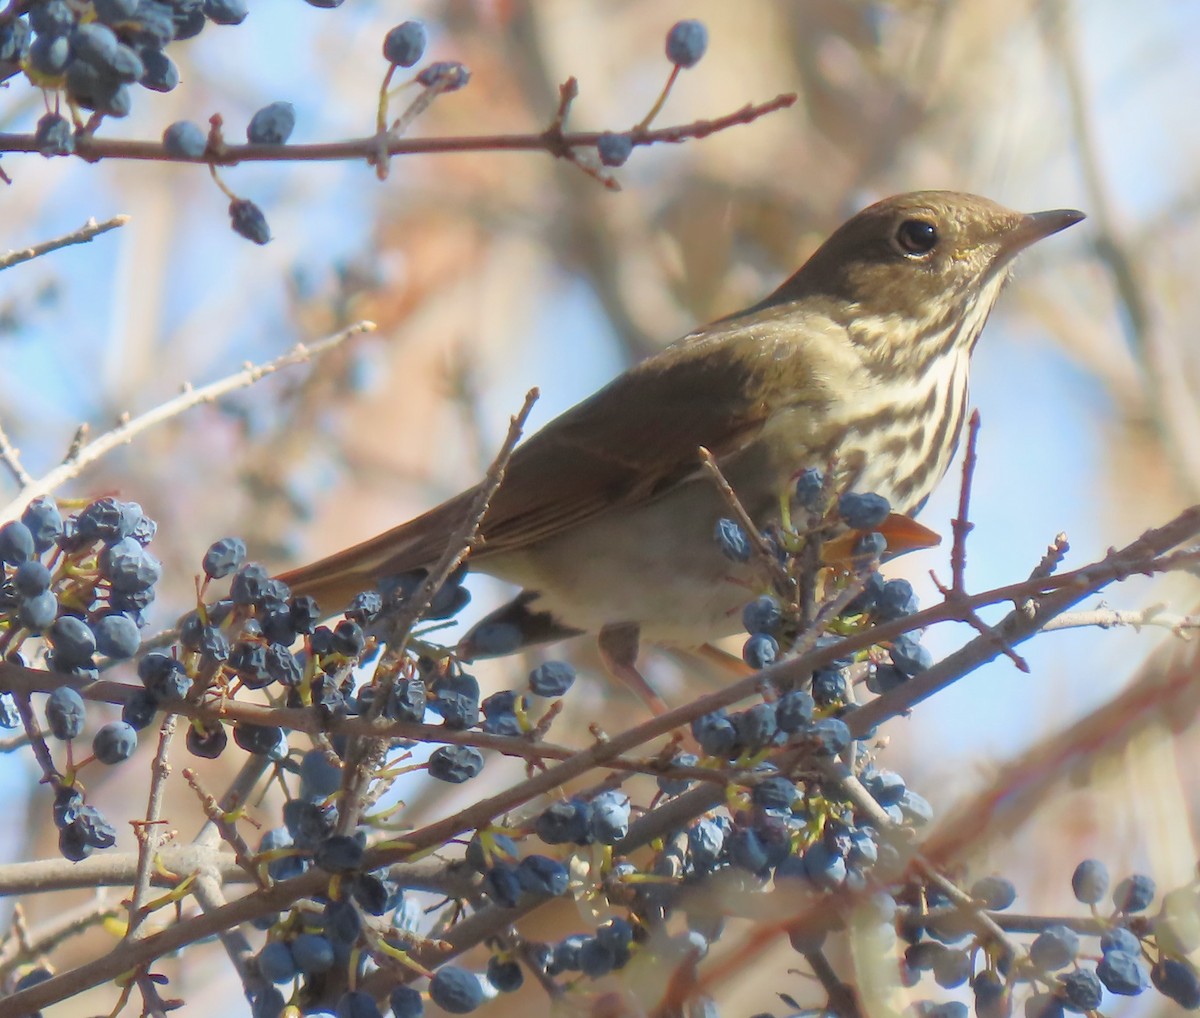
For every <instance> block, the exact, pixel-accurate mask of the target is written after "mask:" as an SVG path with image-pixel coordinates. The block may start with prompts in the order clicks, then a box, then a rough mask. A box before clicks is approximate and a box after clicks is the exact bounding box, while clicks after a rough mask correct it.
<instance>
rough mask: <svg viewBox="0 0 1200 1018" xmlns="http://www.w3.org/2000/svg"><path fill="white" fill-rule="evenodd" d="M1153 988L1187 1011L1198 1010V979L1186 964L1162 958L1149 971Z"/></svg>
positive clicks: (1199, 999) (1199, 1002)
mask: <svg viewBox="0 0 1200 1018" xmlns="http://www.w3.org/2000/svg"><path fill="white" fill-rule="evenodd" d="M1150 980H1151V981H1152V982H1153V983H1154V988H1155V989H1156V990H1158V992H1159V993H1161V994H1162V995H1163V996H1164V997H1170V998H1171V1000H1173V1001H1175V1003H1176V1004H1178V1005H1179V1006H1180V1007H1182V1008H1185V1009H1186V1010H1188V1011H1195V1010H1196V1009H1197V1008H1200V978H1197V976H1196V970H1195V969H1193V968H1192V966H1191V965H1189V964H1188V963H1187V962H1183V961H1177V960H1176V959H1174V958H1163V959H1161V960H1160V961H1159V963H1158V964H1157V965H1155V966H1154V968H1152V969H1151V970H1150Z"/></svg>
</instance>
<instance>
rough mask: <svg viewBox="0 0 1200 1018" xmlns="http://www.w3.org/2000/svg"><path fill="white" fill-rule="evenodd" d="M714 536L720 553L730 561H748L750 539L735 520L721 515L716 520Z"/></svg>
mask: <svg viewBox="0 0 1200 1018" xmlns="http://www.w3.org/2000/svg"><path fill="white" fill-rule="evenodd" d="M714 537H715V539H716V542H717V547H718V548H720V549H721V554H722V555H724V556H725V557H726V558H727V559H729V560H730V561H731V562H749V561H750V540H749V538H747V537H746V532H745V531H744V530H743V529H742V527H741V525H740V524H739V523H738V522H737V521H736V520H731V519H728V518H726V517H724V516H722V517H721V518H720V519H719V520H717V525H716V529H715V531H714Z"/></svg>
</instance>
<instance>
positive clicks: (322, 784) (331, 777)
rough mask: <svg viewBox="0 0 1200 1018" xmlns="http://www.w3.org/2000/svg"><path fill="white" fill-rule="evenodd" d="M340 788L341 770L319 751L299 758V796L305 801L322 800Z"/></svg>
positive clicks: (315, 750)
mask: <svg viewBox="0 0 1200 1018" xmlns="http://www.w3.org/2000/svg"><path fill="white" fill-rule="evenodd" d="M341 787H342V769H341V768H340V767H339V766H337V764H334V763H332V762H331V761H330V759H329V757H327V756H326V755H325V753H324V752H322V751H321V750H319V749H310V750H309V751H308V752H307V753H305V754H304V756H302V757H301V758H300V794H301V795H302V796H303V797H304V798H306V799H324V798H326V797H328V796H330V795H333V793H334V792H336V791H337V790H338V789H339V788H341Z"/></svg>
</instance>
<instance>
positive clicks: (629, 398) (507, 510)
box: [280, 314, 774, 609]
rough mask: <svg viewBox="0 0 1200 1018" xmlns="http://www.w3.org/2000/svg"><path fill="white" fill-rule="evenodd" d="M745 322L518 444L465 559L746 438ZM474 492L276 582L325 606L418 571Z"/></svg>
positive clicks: (642, 367) (549, 530) (707, 333)
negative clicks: (472, 549) (388, 578)
mask: <svg viewBox="0 0 1200 1018" xmlns="http://www.w3.org/2000/svg"><path fill="white" fill-rule="evenodd" d="M762 317H763V318H767V317H774V315H773V314H772V315H763V316H762ZM746 324H747V323H746V320H745V319H738V320H732V321H727V322H723V323H718V324H716V325H714V326H710V327H709V328H708V329H706V330H703V331H701V332H697V333H693V334H692V335H691V336H688V337H686V338H685V339H683V340H680V341H679V342H678V343H676V344H674V345H673V346H671V347H668V348H667V349H666V350H664V351H663V352H662V353H659V354H656V355H655V356H653V357H651V358H649V359H647V360H645V361H643V362H642V363H641V364H638V365H636V366H635V367H633V368H632V369H630V370H629V371H627V372H626V373H625V374H623V375H621V376H620V377H618V378H617V379H615V380H614V381H613V382H611V383H610V384H609V385H607V386H605V387H604V388H603V389H601V390H600V391H598V392H597V393H595V394H594V395H593V396H591V397H589V398H588V399H586V400H584V401H583V402H582V403H579V404H577V405H576V406H574V407H573V408H572V409H570V410H568V411H566V412H565V413H564V414H562V415H561V416H559V417H557V418H555V419H554V420H553V421H551V422H550V423H549V424H547V425H546V426H545V427H544V428H543V429H542V430H541V431H539V432H538V433H537V434H535V435H533V436H532V437H531V438H530V439H529V440H528V441H526V442H525V443H523V444H522V445H520V446H519V447H518V448H517V451H516V453H515V454H514V455H513V458H512V461H511V463H510V464H509V469H508V473H507V476H506V477H505V480H504V483H503V484H502V485H501V486H500V488H499V490H498V492H497V493H496V495H495V497H494V498H493V500H492V503H491V505H490V507H489V509H488V512H487V514H486V516H485V517H484V520H483V526H482V527H481V537H482V541H481V543H480V545H479V546H478V548H477V549H476V550H475V552H474V553H473V556H472V557H473V558H475V559H485V558H486V557H487V556H489V555H495V554H501V553H503V552H505V551H510V550H513V549H516V548H521V547H525V546H528V545H529V544H531V543H532V542H535V541H538V540H541V539H543V538H546V537H549V536H551V535H553V534H557V533H560V532H561V531H563V530H566V529H568V528H571V527H574V526H578V525H579V524H580V523H582V522H584V521H585V520H588V519H590V518H592V517H594V516H595V515H597V514H598V513H601V512H604V511H605V510H607V509H611V508H615V507H620V506H629V505H636V504H638V503H640V502H643V501H645V500H647V499H650V498H653V497H654V496H655V495H657V494H659V493H660V492H662V491H665V490H667V489H669V488H670V487H671V486H672V485H674V484H677V483H679V482H680V481H681V480H682V479H683V478H685V477H687V476H688V475H690V474H692V473H694V472H695V471H696V470H697V469H698V467H699V456H698V448H699V447H700V446H704V447H706V448H707V449H709V450H710V451H711V452H713V454H714V455H716V456H717V457H718V458H720V457H721V456H722V455H725V454H727V453H729V452H732V451H735V450H736V449H738V448H740V447H742V446H743V445H744V444H746V443H747V442H749V441H750V440H751V439H752V438H753V436H754V435H755V434H756V433H757V432H758V429H759V428H760V427H761V426H762V423H763V422H764V420H765V419H766V415H767V409H766V401H764V400H762V399H761V398H759V399H757V400H755V399H752V398H750V396H749V395H748V393H751V392H756V390H757V389H758V388H759V387H758V386H756V385H752V384H751V382H752V377H751V369H750V368H749V367H748V365H751V364H753V363H754V360H753V358H750V357H747V356H745V355H744V353H745V352H744V350H743V349H742V348H743V347H744V346H745V345H746V344H749V343H756V342H758V341H759V337H758V336H756V335H755V334H754V333H755V330H754V329H753V328H749V329H748V328H746ZM750 324H751V325H752V324H753V323H750ZM739 354H742V355H740V356H739ZM757 395H759V396H761V393H760V392H759V393H757ZM476 490H477V489H475V488H471V489H468V490H467V491H464V492H462V493H461V494H459V495H456V496H455V497H454V498H452V499H449V500H448V501H446V502H443V503H442V504H441V505H439V506H437V507H435V508H433V509H431V510H429V511H428V512H426V513H424V514H423V515H421V516H418V517H417V518H416V519H413V520H410V521H409V522H407V523H403V524H401V525H400V526H398V527H394V528H393V529H391V530H389V531H387V532H385V533H383V534H380V535H379V536H378V537H374V538H372V539H371V540H369V541H364V542H363V543H362V544H359V545H356V546H354V547H352V548H349V549H347V550H345V551H342V552H339V553H337V554H336V555H332V556H330V557H329V558H326V559H322V560H321V561H319V562H316V563H313V564H312V565H310V566H306V567H303V568H301V569H296V570H293V571H291V572H289V573H284V574H283V575H282V576H281V577H280V578H281V579H282V580H284V581H285V582H287V583H288V584H289V585H290V586H291V587H292V588H293V590H295V591H296V592H298V593H308V594H312V595H313V596H314V597H316V598H317V599H318V600H319V601H320V602H321V603H322V605H323V606H324V607H325V608H327V609H328V608H330V607H332V606H334V605H339V604H344V603H345V602H346V601H347V600H348V599H349V597H350V596H352V595H353V594H354V593H355V592H356V591H358V590H362V589H364V588H366V587H369V586H370V585H371V582H372V581H373V580H374V579H375V578H377V577H380V576H387V575H392V574H396V573H402V572H407V571H409V570H413V569H419V568H422V567H425V566H429V565H430V564H432V563H433V562H434V561H436V560H437V558H438V557H439V556H440V555H441V554H442V552H443V551H444V550H445V547H446V541H447V540H448V539H449V537H450V535H451V534H452V533H453V531H454V529H455V528H456V527H457V526H458V525H459V524H460V523H461V522H462V520H463V519H464V517H465V515H466V513H467V511H468V509H469V507H470V505H471V503H472V500H473V499H474V496H475V493H476Z"/></svg>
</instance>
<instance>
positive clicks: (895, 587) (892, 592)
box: [874, 580, 921, 622]
mask: <svg viewBox="0 0 1200 1018" xmlns="http://www.w3.org/2000/svg"><path fill="white" fill-rule="evenodd" d="M920 607H921V603H920V600H919V599H918V598H917V595H916V594H915V593H914V591H913V587H912V584H911V583H909V582H908V580H888V581H887V582H886V583H884V584H883V588H882V589H881V590H880V591H879V593H878V594H877V595H876V598H875V609H874V614H875V619H876V621H878V622H890V621H891V620H893V619H902V618H905V617H907V616H909V615H912V614H914V613H915V612H916V611H917V610H918V609H919V608H920Z"/></svg>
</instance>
